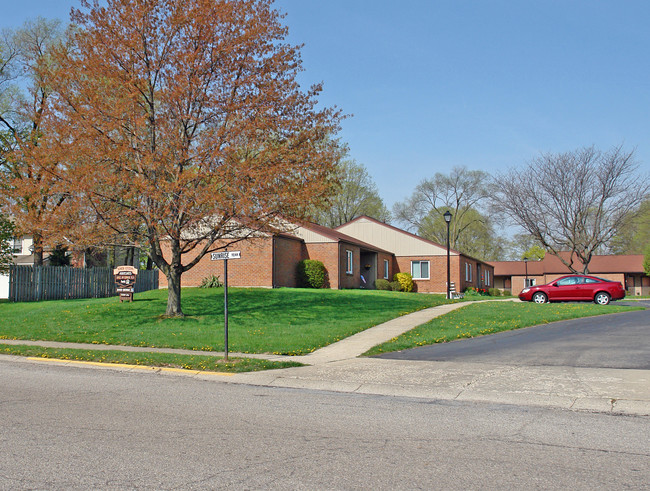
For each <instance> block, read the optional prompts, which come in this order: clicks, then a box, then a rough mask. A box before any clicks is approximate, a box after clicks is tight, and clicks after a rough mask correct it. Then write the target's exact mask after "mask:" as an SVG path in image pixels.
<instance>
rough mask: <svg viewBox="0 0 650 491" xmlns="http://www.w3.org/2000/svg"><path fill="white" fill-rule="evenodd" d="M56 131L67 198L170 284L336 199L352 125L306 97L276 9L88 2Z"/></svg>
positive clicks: (175, 292)
mask: <svg viewBox="0 0 650 491" xmlns="http://www.w3.org/2000/svg"><path fill="white" fill-rule="evenodd" d="M72 20H73V22H74V23H75V25H76V26H77V31H76V34H75V38H74V46H75V50H74V51H72V52H68V53H61V56H60V58H59V60H58V62H59V63H60V64H61V66H62V70H61V71H60V73H59V76H58V78H57V80H56V82H55V84H54V85H55V89H56V113H55V115H56V121H55V122H54V123H53V124H54V125H55V126H56V128H57V132H58V133H59V134H60V135H61V143H62V151H63V154H62V155H63V156H64V158H65V159H66V161H67V162H68V169H67V173H68V176H67V179H68V183H69V185H70V187H71V189H74V190H75V192H77V193H79V194H83V195H84V196H86V198H87V199H88V201H87V203H90V204H91V206H92V209H93V210H94V211H95V213H96V214H97V216H98V217H99V218H100V219H101V220H102V221H104V222H105V223H106V224H108V225H109V226H110V227H111V228H112V229H113V230H114V231H115V232H116V233H124V234H130V235H131V236H133V237H136V238H137V240H139V241H140V244H142V245H143V246H144V247H145V248H146V249H148V250H149V254H150V257H151V259H152V260H153V261H154V262H155V264H156V265H157V266H158V267H159V268H160V270H161V271H162V272H163V273H164V274H165V275H166V276H167V281H168V285H169V290H168V302H167V311H166V313H167V315H169V316H179V315H183V313H182V309H181V290H180V284H181V275H182V274H183V273H184V272H186V271H188V270H189V269H191V268H192V267H193V266H195V265H196V264H197V263H198V261H199V260H200V259H201V258H202V257H203V256H204V255H205V254H207V253H209V252H212V251H214V250H216V249H217V248H218V247H221V248H223V247H224V244H225V243H234V242H236V241H239V240H243V239H245V238H246V237H249V236H250V235H251V234H255V233H256V232H258V231H260V230H269V229H272V228H273V227H278V226H280V224H281V223H282V220H281V217H283V216H289V217H292V218H296V217H297V218H300V217H302V216H303V215H304V214H305V213H306V212H307V210H308V209H309V208H310V206H312V205H313V204H314V203H315V202H318V201H320V200H322V199H324V198H325V197H326V196H327V195H328V193H329V192H330V188H331V184H332V179H333V168H334V162H335V161H336V160H337V157H338V154H339V152H340V151H339V149H338V148H337V146H336V144H335V143H334V140H333V139H332V136H333V135H335V134H336V132H337V131H338V128H339V123H340V120H341V117H342V115H341V114H340V112H339V111H338V110H336V109H335V108H326V109H319V108H317V107H316V104H317V100H316V97H317V95H318V93H319V92H320V90H321V87H320V86H315V87H312V88H311V89H310V90H308V91H303V90H301V88H300V86H299V84H298V82H297V80H296V76H297V74H298V72H299V71H300V70H301V60H300V55H299V47H296V46H290V45H288V44H286V43H285V42H284V38H285V36H286V34H287V29H286V27H284V26H283V25H282V24H281V15H280V14H279V13H278V12H277V11H276V10H275V9H273V7H272V0H220V1H218V0H108V2H107V5H106V7H100V6H99V4H98V3H97V2H94V3H93V4H89V3H88V2H86V1H82V9H81V10H74V11H73V14H72Z"/></svg>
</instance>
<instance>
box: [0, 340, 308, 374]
mask: <svg viewBox="0 0 650 491" xmlns="http://www.w3.org/2000/svg"><path fill="white" fill-rule="evenodd" d="M0 354H3V355H15V356H31V357H38V358H55V359H59V360H78V361H92V362H101V363H119V364H127V365H143V366H152V367H167V368H182V369H186V370H202V371H211V372H226V373H239V372H254V371H260V370H272V369H276V368H289V367H298V366H302V364H301V363H296V362H292V361H287V362H282V361H268V360H258V359H253V358H230V357H229V358H228V361H227V362H226V361H225V360H224V359H223V357H216V356H210V355H207V356H206V355H177V354H173V353H151V352H146V353H140V352H130V351H117V350H101V351H100V350H83V349H68V348H65V349H59V348H43V347H40V346H26V345H9V344H0Z"/></svg>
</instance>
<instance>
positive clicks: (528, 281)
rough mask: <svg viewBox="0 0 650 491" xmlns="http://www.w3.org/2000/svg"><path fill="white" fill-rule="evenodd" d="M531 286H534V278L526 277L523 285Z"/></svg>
mask: <svg viewBox="0 0 650 491" xmlns="http://www.w3.org/2000/svg"><path fill="white" fill-rule="evenodd" d="M531 286H535V278H526V283H525V287H526V288H530V287H531Z"/></svg>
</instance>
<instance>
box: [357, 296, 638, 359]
mask: <svg viewBox="0 0 650 491" xmlns="http://www.w3.org/2000/svg"><path fill="white" fill-rule="evenodd" d="M640 309H643V307H625V306H621V305H616V304H610V305H606V306H603V305H595V304H593V303H552V304H543V305H538V304H535V303H519V302H488V303H475V304H470V305H467V306H466V307H462V308H461V309H458V310H455V311H453V312H450V313H449V314H447V315H444V316H441V317H438V318H436V319H433V320H432V321H430V322H428V323H426V324H423V325H422V326H419V327H417V328H415V329H413V330H411V331H409V332H407V333H405V334H402V335H401V336H398V337H397V338H393V339H392V340H391V341H389V342H387V343H384V344H381V345H379V346H375V347H374V348H372V349H371V350H370V351H368V352H367V353H365V354H366V355H369V356H372V355H378V354H380V353H388V352H391V351H400V350H404V349H409V348H415V347H418V346H425V345H429V344H435V343H445V342H448V341H453V340H455V339H462V338H472V337H476V336H484V335H486V334H492V333H495V332H501V331H510V330H512V329H519V328H522V327H529V326H535V325H539V324H547V323H549V322H554V321H560V320H567V319H575V318H578V317H588V316H593V315H603V314H613V313H616V312H625V311H629V310H640Z"/></svg>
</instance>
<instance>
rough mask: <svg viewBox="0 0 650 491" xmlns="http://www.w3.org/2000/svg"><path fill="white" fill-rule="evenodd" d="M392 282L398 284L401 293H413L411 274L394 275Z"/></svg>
mask: <svg viewBox="0 0 650 491" xmlns="http://www.w3.org/2000/svg"><path fill="white" fill-rule="evenodd" d="M393 280H395V281H397V282H399V285H400V290H399V291H401V292H412V291H413V276H411V273H395V276H394V277H393Z"/></svg>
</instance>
